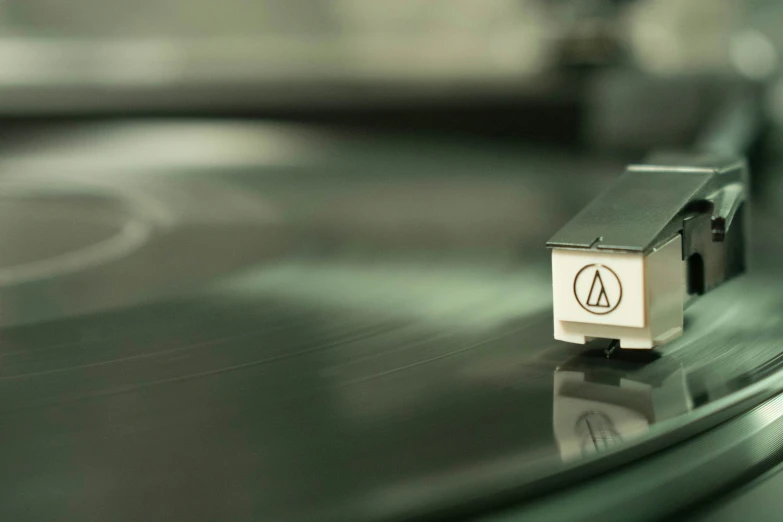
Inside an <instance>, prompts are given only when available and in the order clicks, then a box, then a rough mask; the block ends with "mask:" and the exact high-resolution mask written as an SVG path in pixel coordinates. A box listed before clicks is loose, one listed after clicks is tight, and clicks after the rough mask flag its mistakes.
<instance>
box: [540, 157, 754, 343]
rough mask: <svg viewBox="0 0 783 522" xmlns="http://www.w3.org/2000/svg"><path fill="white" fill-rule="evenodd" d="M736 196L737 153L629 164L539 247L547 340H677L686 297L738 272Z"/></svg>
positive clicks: (741, 254) (743, 171)
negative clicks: (549, 301) (548, 268)
mask: <svg viewBox="0 0 783 522" xmlns="http://www.w3.org/2000/svg"><path fill="white" fill-rule="evenodd" d="M746 191H747V166H746V163H745V161H744V160H743V159H741V158H738V157H733V156H725V157H724V156H720V155H710V154H705V155H695V154H693V155H691V154H656V155H652V156H650V157H649V158H648V160H647V161H645V162H643V163H641V164H633V165H630V166H629V167H628V168H627V169H626V171H625V173H624V174H622V175H621V176H620V177H619V178H618V179H617V180H616V181H615V182H614V183H613V184H612V185H611V186H610V187H609V188H608V189H607V190H606V191H605V192H604V193H603V194H601V195H600V196H598V197H597V198H596V199H595V200H593V201H592V202H591V203H590V204H589V205H588V206H587V207H586V208H584V209H583V210H582V211H581V212H580V213H579V214H577V215H576V216H575V217H574V218H573V219H572V220H571V221H570V222H569V223H567V224H566V225H565V226H564V227H563V228H562V229H561V230H560V231H559V232H557V233H556V234H555V235H554V237H552V238H551V239H550V240H549V241H548V242H547V247H549V248H551V249H552V289H553V308H554V323H555V324H554V332H555V338H556V339H559V340H562V341H567V342H571V343H580V344H583V343H585V342H587V341H588V340H591V339H594V338H605V339H617V340H619V343H620V347H621V348H630V349H650V348H653V347H655V346H658V345H661V344H664V343H666V342H668V341H671V340H673V339H675V338H677V337H679V336H680V335H682V329H683V315H684V307H685V304H686V301H687V300H688V298H689V296H696V295H699V294H703V293H704V292H707V291H709V290H711V289H713V288H715V287H716V286H718V285H719V284H721V283H722V282H724V281H726V280H728V279H730V278H732V277H734V276H736V275H738V274H740V273H742V272H743V271H744V270H745V240H746V238H745V227H744V223H743V222H744V219H743V214H744V213H745V199H746Z"/></svg>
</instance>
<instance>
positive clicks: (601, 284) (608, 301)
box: [574, 264, 623, 315]
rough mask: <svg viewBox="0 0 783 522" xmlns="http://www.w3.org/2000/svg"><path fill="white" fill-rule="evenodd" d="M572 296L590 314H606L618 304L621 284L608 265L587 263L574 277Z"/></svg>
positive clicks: (621, 288)
mask: <svg viewBox="0 0 783 522" xmlns="http://www.w3.org/2000/svg"><path fill="white" fill-rule="evenodd" d="M574 297H576V300H577V302H578V303H579V304H580V305H581V306H582V308H584V309H585V310H587V311H588V312H590V313H591V314H596V315H604V314H608V313H609V312H611V311H612V310H614V309H615V308H617V305H619V304H620V299H622V298H623V286H622V285H621V284H620V278H619V277H617V274H615V273H614V272H613V271H612V270H611V269H610V268H609V267H606V266H604V265H598V264H596V265H587V266H586V267H584V268H582V269H581V270H580V271H579V272H578V273H577V274H576V278H575V279H574Z"/></svg>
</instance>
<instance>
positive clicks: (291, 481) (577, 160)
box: [0, 123, 783, 520]
mask: <svg viewBox="0 0 783 522" xmlns="http://www.w3.org/2000/svg"><path fill="white" fill-rule="evenodd" d="M40 139H41V140H44V143H45V146H43V147H42V146H41V143H40V142H39V143H38V144H37V146H36V147H35V149H32V148H31V149H30V150H25V149H24V147H22V146H16V147H15V148H13V149H8V150H6V151H5V153H4V155H3V156H2V161H0V172H1V173H2V176H1V177H0V216H1V217H2V219H0V223H2V225H0V228H1V229H2V230H3V237H5V238H7V239H6V241H7V243H6V244H7V245H8V246H7V247H5V248H4V249H3V251H2V253H0V284H1V285H2V287H1V288H0V291H1V292H2V293H0V310H1V311H2V313H1V314H0V324H2V329H0V418H1V419H2V421H1V422H2V426H3V429H2V430H0V457H2V461H3V463H4V465H3V466H2V468H0V485H2V487H1V488H0V491H2V493H0V495H1V496H2V503H0V515H2V518H4V519H6V520H30V519H52V518H56V519H58V520H91V519H94V520H139V519H145V520H165V519H167V520H179V519H182V520H218V519H223V520H225V519H239V520H247V519H253V520H360V519H393V518H398V517H404V516H412V515H415V516H424V515H428V514H446V513H450V512H459V511H460V510H463V509H466V510H469V509H470V508H471V506H473V505H478V504H481V503H482V502H485V501H487V499H492V498H500V497H503V498H504V499H513V498H517V497H518V498H524V496H525V495H527V494H530V493H534V492H541V491H543V490H544V489H550V488H555V487H558V486H559V485H561V484H565V483H567V482H568V481H569V480H571V478H569V477H571V476H572V474H573V472H574V471H575V470H580V472H581V470H586V469H588V470H589V468H590V466H592V465H594V464H596V463H597V462H600V461H601V458H602V455H605V454H606V455H608V454H611V453H612V452H613V451H614V450H616V449H619V450H620V451H623V450H624V451H626V452H628V451H629V450H634V448H638V452H639V454H641V453H642V452H644V451H647V450H646V449H645V445H644V444H643V442H645V441H650V440H655V439H656V438H658V437H661V436H663V435H671V434H676V433H677V431H678V430H679V429H681V428H682V427H683V426H686V425H689V424H690V423H692V422H697V421H698V422H702V423H703V426H704V427H707V426H708V424H709V422H711V421H710V419H711V418H713V417H714V418H715V419H716V422H717V419H718V417H719V415H718V413H719V412H720V411H722V410H723V409H724V406H725V405H728V404H729V403H731V402H732V401H738V400H740V399H741V400H744V401H750V402H752V401H753V398H754V393H751V392H748V393H745V394H744V395H743V393H744V392H745V391H747V390H751V391H752V386H753V384H754V383H756V382H758V381H760V380H762V379H764V378H765V377H766V376H768V375H770V374H771V373H773V372H774V371H776V369H777V367H778V364H779V359H780V355H781V352H783V343H781V342H780V341H781V340H783V324H781V319H780V317H781V314H780V309H781V305H783V303H782V302H781V301H782V299H781V297H780V295H781V292H780V290H781V287H780V283H779V278H777V277H776V275H775V274H774V265H775V264H776V263H775V262H774V259H773V258H774V252H775V251H776V249H777V248H778V247H777V243H774V242H773V244H770V243H769V242H767V243H766V244H765V245H764V247H763V248H761V247H759V248H758V249H757V251H758V252H760V255H759V256H757V259H756V261H755V263H754V267H753V268H754V270H753V271H752V273H751V274H750V275H747V276H743V277H741V278H739V279H737V280H735V281H732V282H730V283H728V284H726V285H725V286H723V287H721V288H719V289H718V290H716V291H714V292H711V293H710V294H708V295H705V296H703V297H702V298H701V299H699V300H698V301H696V302H695V303H694V304H693V305H692V306H690V307H689V308H688V310H687V312H686V321H687V324H686V333H685V335H684V336H683V337H682V338H681V339H679V340H678V341H676V342H674V343H672V344H670V345H667V346H666V347H664V348H663V349H661V350H660V351H659V356H657V357H656V356H648V355H637V356H625V355H621V356H618V357H614V358H612V359H606V358H605V357H604V356H603V353H602V351H601V349H602V348H603V345H600V343H598V344H593V345H588V346H576V345H568V344H564V343H560V342H556V341H554V340H553V339H552V316H551V295H550V294H551V287H550V284H551V281H550V274H549V259H548V252H547V251H546V250H545V248H544V242H545V240H546V239H547V238H548V237H549V236H550V235H551V233H552V232H553V231H554V230H556V229H557V228H558V227H559V226H561V225H562V224H563V223H564V222H565V221H566V220H568V219H569V218H570V217H571V215H572V214H573V213H574V212H575V211H576V210H578V209H579V208H580V207H581V206H582V205H583V204H585V203H586V202H587V201H589V200H590V198H592V197H593V196H594V195H595V194H596V193H597V192H598V191H600V190H601V189H602V188H603V187H605V186H606V184H607V183H608V182H610V181H611V179H612V177H613V176H615V175H617V174H618V173H619V172H621V170H622V169H623V168H624V164H623V163H621V162H618V161H613V160H606V159H595V158H584V157H579V156H576V155H573V154H566V153H563V152H561V151H556V150H551V151H547V150H543V151H542V150H508V149H503V148H499V147H497V146H490V145H482V144H470V143H443V142H440V141H436V140H431V139H423V138H422V139H416V140H412V139H401V138H392V137H382V138H381V137H376V138H371V137H366V136H365V137H358V136H352V135H341V134H336V133H327V132H325V131H317V130H313V129H302V128H285V127H283V128H281V127H273V126H263V125H237V124H220V123H209V124H197V123H192V124H182V125H172V124H155V125H152V124H151V125H142V124H138V125H126V126H109V127H84V128H82V129H80V130H79V131H78V132H73V131H69V132H67V133H64V132H63V133H60V132H53V133H52V134H51V135H50V136H48V137H46V138H40ZM757 223H758V225H756V226H757V229H758V230H764V227H765V217H764V216H763V214H762V215H759V216H757ZM765 237H768V235H765ZM770 260H771V261H770ZM767 265H768V266H767ZM765 266H766V267H765ZM670 439H672V440H675V439H676V437H670ZM628 455H629V458H632V454H631V453H628Z"/></svg>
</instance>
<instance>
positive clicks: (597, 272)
mask: <svg viewBox="0 0 783 522" xmlns="http://www.w3.org/2000/svg"><path fill="white" fill-rule="evenodd" d="M552 291H553V304H554V320H555V339H559V340H561V341H566V342H570V343H579V344H584V343H585V342H587V341H589V340H591V339H594V338H605V339H619V341H620V347H621V348H628V349H650V348H654V347H655V346H657V345H659V344H663V343H666V342H669V341H671V340H672V339H674V338H676V337H679V336H680V335H682V327H683V306H684V298H685V263H684V261H683V260H682V239H681V236H680V235H679V234H678V235H676V236H675V237H674V238H672V239H671V240H670V241H668V242H667V243H665V244H664V245H662V246H661V247H659V248H658V249H656V250H654V251H653V252H651V253H648V254H646V255H645V254H641V253H638V254H636V253H626V252H602V251H596V250H586V249H584V250H580V249H574V250H569V249H562V248H554V249H552Z"/></svg>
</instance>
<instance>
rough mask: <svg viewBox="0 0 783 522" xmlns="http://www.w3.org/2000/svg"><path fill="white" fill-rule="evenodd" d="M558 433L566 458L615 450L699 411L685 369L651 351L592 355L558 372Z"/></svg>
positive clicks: (555, 408)
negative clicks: (665, 423)
mask: <svg viewBox="0 0 783 522" xmlns="http://www.w3.org/2000/svg"><path fill="white" fill-rule="evenodd" d="M553 405H554V406H553V430H554V435H555V439H556V441H557V445H558V448H559V450H560V455H561V457H562V458H563V460H575V459H579V458H583V457H587V456H590V455H592V454H595V453H600V452H603V451H606V450H609V449H611V448H613V447H615V446H617V445H618V444H621V443H623V442H627V441H629V440H632V439H634V438H637V437H639V436H641V435H643V434H644V433H645V432H647V431H648V430H649V429H650V426H652V425H653V424H654V423H657V422H661V421H663V420H665V419H669V418H672V417H676V416H678V415H682V414H683V413H687V412H688V411H690V410H691V409H692V408H693V402H692V399H691V394H690V391H689V388H688V383H687V379H686V373H685V371H684V369H683V367H682V365H681V364H680V363H678V362H676V361H673V360H671V359H669V358H665V357H664V358H659V357H658V356H657V355H655V354H651V353H649V352H647V353H644V354H640V353H638V352H637V353H632V354H625V353H624V354H621V355H619V356H617V357H613V358H611V359H607V358H606V357H605V355H604V354H603V352H601V351H589V352H585V353H583V354H580V355H579V356H577V357H575V358H573V359H571V360H569V361H568V362H567V363H565V364H563V365H561V366H559V367H558V368H557V369H556V370H555V372H554V401H553Z"/></svg>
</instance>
